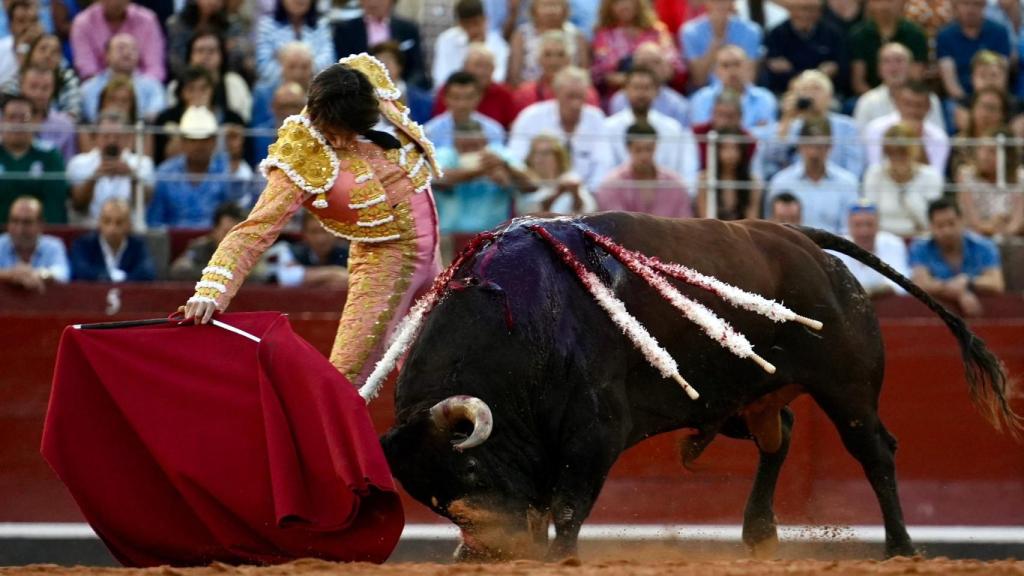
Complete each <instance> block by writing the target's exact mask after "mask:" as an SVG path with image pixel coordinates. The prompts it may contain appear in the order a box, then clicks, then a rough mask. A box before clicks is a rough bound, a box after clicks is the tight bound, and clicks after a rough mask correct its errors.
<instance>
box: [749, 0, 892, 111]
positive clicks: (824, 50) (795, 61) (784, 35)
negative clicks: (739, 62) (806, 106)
mask: <svg viewBox="0 0 1024 576" xmlns="http://www.w3.org/2000/svg"><path fill="white" fill-rule="evenodd" d="M875 1H879V0H875ZM883 1H887V2H894V1H897V0H883ZM786 6H787V7H788V8H789V19H788V20H786V21H785V22H783V23H782V24H779V25H778V26H776V27H775V28H773V29H772V30H771V31H769V32H768V36H767V37H766V38H765V41H764V44H765V49H766V54H765V68H766V69H767V75H768V88H769V89H770V90H771V91H773V92H776V93H778V92H783V91H785V90H786V88H788V87H789V83H790V81H791V80H792V79H793V78H795V77H797V76H798V75H799V74H800V73H801V72H803V71H805V70H817V71H819V72H821V73H822V74H824V75H825V76H827V77H828V78H829V79H831V81H832V82H840V81H841V82H842V83H843V84H845V83H846V79H847V77H848V75H847V74H840V71H842V72H847V70H848V68H847V61H846V54H845V49H844V47H843V41H844V38H843V36H842V33H841V32H840V31H839V29H837V28H836V27H834V26H833V25H832V24H831V23H829V22H828V21H826V20H824V19H822V17H821V10H822V6H821V1H820V0H791V1H790V2H788V3H787V4H786Z"/></svg>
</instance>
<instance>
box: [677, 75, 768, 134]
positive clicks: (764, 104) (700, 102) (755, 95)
mask: <svg viewBox="0 0 1024 576" xmlns="http://www.w3.org/2000/svg"><path fill="white" fill-rule="evenodd" d="M722 89H723V88H722V83H721V82H718V81H717V80H716V81H713V82H712V83H711V84H710V85H709V86H705V87H703V88H701V89H700V90H697V91H696V92H694V94H693V96H692V97H691V98H690V125H691V126H699V125H700V124H707V123H708V122H711V113H712V112H713V111H714V109H715V100H716V99H717V98H718V95H719V94H721V93H722ZM740 99H741V100H742V103H741V106H742V107H743V120H742V122H743V127H744V128H746V129H747V130H750V129H751V128H753V127H755V126H763V125H765V124H771V123H772V122H774V121H775V115H776V112H777V110H778V107H779V105H778V102H777V101H776V100H775V95H774V94H772V93H771V92H769V91H768V90H765V89H764V88H761V87H760V86H754V85H753V84H748V85H747V87H746V89H745V90H744V91H743V95H742V96H741V98H740Z"/></svg>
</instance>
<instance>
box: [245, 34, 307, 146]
mask: <svg viewBox="0 0 1024 576" xmlns="http://www.w3.org/2000/svg"><path fill="white" fill-rule="evenodd" d="M277 61H278V64H279V65H280V67H281V78H280V81H278V82H263V83H261V84H257V85H256V86H255V87H254V88H253V89H252V113H251V115H250V116H249V121H250V123H251V124H252V126H253V127H254V128H255V127H257V126H266V125H267V124H268V123H273V112H272V111H271V109H270V107H271V101H272V100H273V99H274V94H275V93H276V92H277V89H278V88H280V87H281V86H283V85H285V84H289V83H295V84H298V85H299V87H301V88H302V93H303V94H305V93H306V91H307V90H309V83H310V82H312V81H313V51H312V50H310V48H309V45H308V44H304V43H302V42H289V43H287V44H285V45H283V46H281V48H279V49H278V51H277Z"/></svg>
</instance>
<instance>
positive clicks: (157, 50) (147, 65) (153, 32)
mask: <svg viewBox="0 0 1024 576" xmlns="http://www.w3.org/2000/svg"><path fill="white" fill-rule="evenodd" d="M135 37H136V38H139V39H140V41H139V68H140V72H142V73H143V74H145V75H146V76H149V77H150V78H154V79H156V80H159V81H160V82H163V81H164V78H165V77H166V76H167V70H166V68H165V67H164V43H165V42H164V33H163V30H161V29H160V24H159V23H158V22H157V21H156V18H154V17H152V16H150V15H148V14H147V15H146V19H145V20H143V21H142V23H141V25H140V26H139V29H138V30H137V31H136V34H135ZM142 38H145V39H146V41H145V42H143V41H141V39H142Z"/></svg>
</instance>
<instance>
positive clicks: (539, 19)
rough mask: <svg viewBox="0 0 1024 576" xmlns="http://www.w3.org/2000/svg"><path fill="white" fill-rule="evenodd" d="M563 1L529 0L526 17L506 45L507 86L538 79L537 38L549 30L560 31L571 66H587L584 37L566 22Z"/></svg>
mask: <svg viewBox="0 0 1024 576" xmlns="http://www.w3.org/2000/svg"><path fill="white" fill-rule="evenodd" d="M569 14H570V11H569V2H568V1H567V0H533V2H532V3H531V4H530V18H529V19H528V20H527V21H526V22H524V23H522V24H521V25H519V26H518V27H517V28H516V30H515V32H514V33H513V34H512V39H511V41H510V43H509V59H508V84H509V86H512V87H513V88H516V87H518V86H519V85H520V84H522V83H523V82H532V81H534V80H537V79H539V78H540V76H541V69H540V67H539V66H538V64H537V62H538V60H539V58H538V57H537V53H538V52H540V37H541V36H542V35H543V34H544V33H545V32H548V31H550V30H554V31H557V32H561V33H562V34H563V35H564V36H565V40H566V46H567V47H568V48H569V59H570V61H571V62H572V64H573V65H574V66H579V67H580V68H583V69H585V70H586V69H589V67H590V46H589V44H588V43H587V38H586V36H584V34H583V32H581V31H580V30H579V29H578V28H577V27H576V25H574V24H573V23H572V22H570V21H569Z"/></svg>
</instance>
